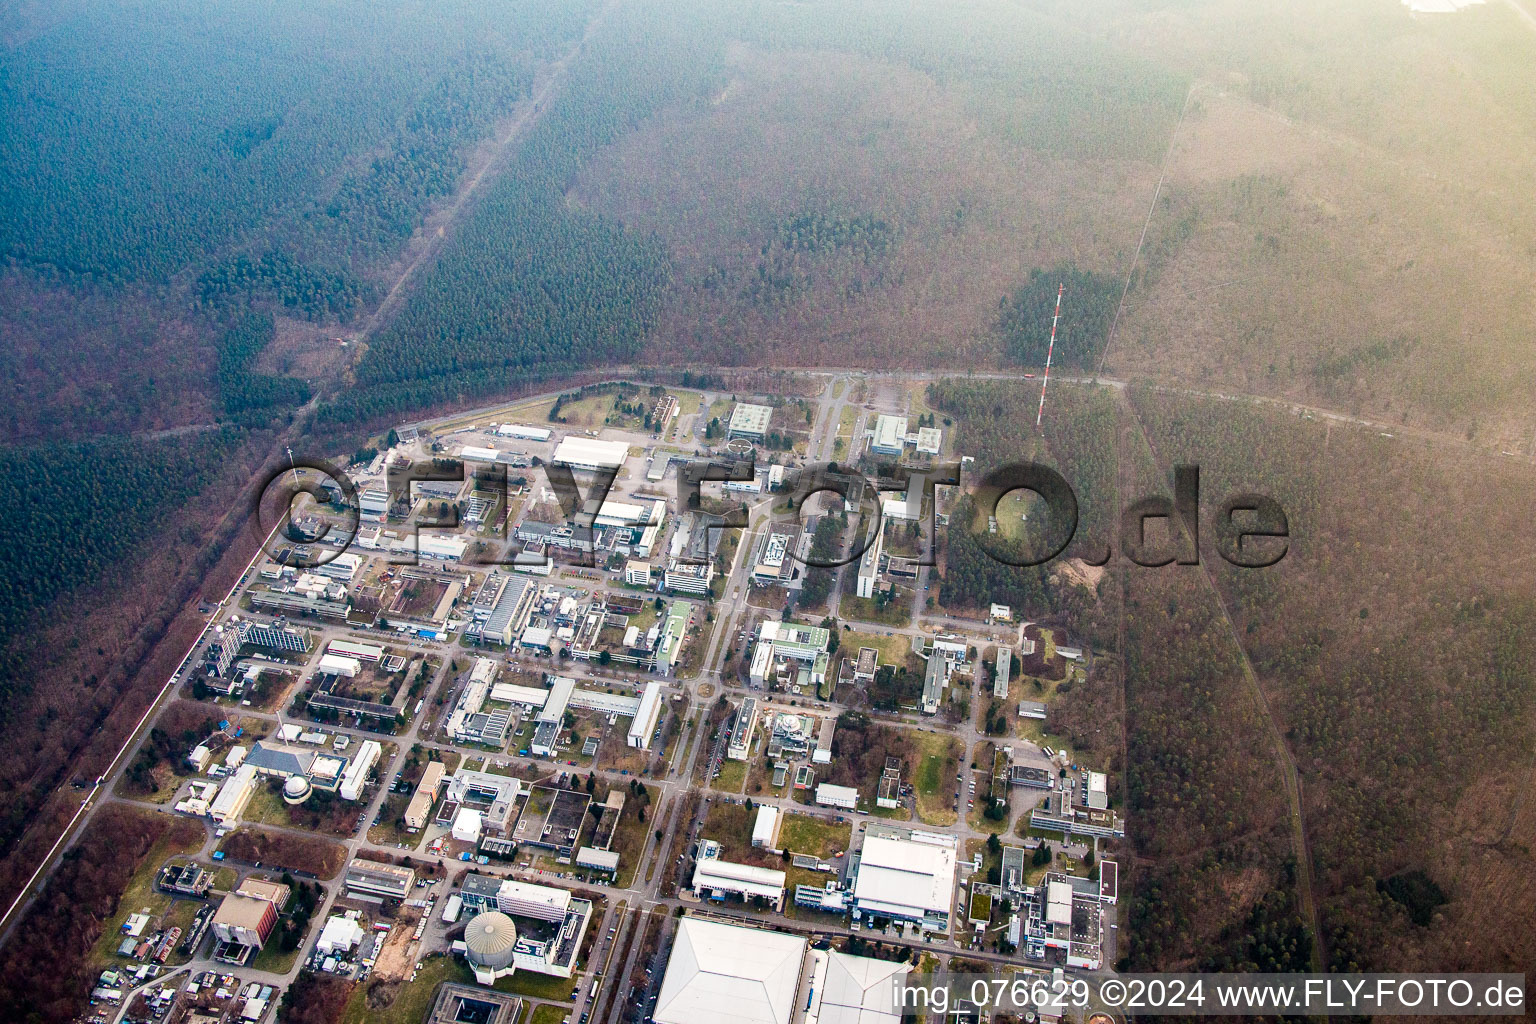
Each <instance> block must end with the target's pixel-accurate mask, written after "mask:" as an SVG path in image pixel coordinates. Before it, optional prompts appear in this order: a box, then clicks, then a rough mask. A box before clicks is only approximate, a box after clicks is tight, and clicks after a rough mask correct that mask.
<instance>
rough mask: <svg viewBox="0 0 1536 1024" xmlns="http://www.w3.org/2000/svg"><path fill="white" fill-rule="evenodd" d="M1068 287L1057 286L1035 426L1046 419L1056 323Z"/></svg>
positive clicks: (1054, 349) (1054, 348)
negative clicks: (1047, 391)
mask: <svg viewBox="0 0 1536 1024" xmlns="http://www.w3.org/2000/svg"><path fill="white" fill-rule="evenodd" d="M1065 290H1066V285H1064V284H1058V285H1057V286H1056V315H1055V316H1053V317H1051V343H1050V344H1049V345H1048V346H1046V349H1045V377H1044V379H1043V380H1041V381H1040V410H1039V411H1038V412H1036V413H1035V426H1037V427H1038V426H1039V425H1040V421H1041V420H1042V419H1043V418H1044V417H1045V386H1046V385H1047V384H1049V383H1050V382H1051V355H1052V353H1054V352H1055V351H1056V322H1057V321H1058V320H1060V319H1061V293H1062V292H1063V291H1065Z"/></svg>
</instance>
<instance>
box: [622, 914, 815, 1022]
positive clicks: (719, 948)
mask: <svg viewBox="0 0 1536 1024" xmlns="http://www.w3.org/2000/svg"><path fill="white" fill-rule="evenodd" d="M805 959H806V940H805V939H804V938H803V937H801V936H799V935H790V934H786V933H784V932H774V931H767V930H766V929H761V928H747V927H742V926H739V925H731V924H720V923H716V922H714V921H705V920H701V919H699V918H693V917H685V918H683V919H682V920H680V921H679V922H678V924H677V937H676V939H675V940H674V941H673V943H672V952H671V955H670V956H669V957H668V959H667V970H666V973H665V974H664V975H663V976H662V982H661V991H660V993H659V994H658V995H657V998H656V1007H655V1010H654V1012H653V1013H652V1019H653V1020H654V1021H655V1022H656V1024H794V1021H795V1015H796V1009H797V1006H798V993H799V991H800V988H801V979H802V976H803V974H804V970H805ZM840 1024H842V1022H840Z"/></svg>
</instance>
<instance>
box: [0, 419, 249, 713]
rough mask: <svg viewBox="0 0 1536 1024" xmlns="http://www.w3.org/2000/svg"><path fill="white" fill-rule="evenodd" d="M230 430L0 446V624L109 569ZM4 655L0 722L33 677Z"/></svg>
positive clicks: (25, 617)
mask: <svg viewBox="0 0 1536 1024" xmlns="http://www.w3.org/2000/svg"><path fill="white" fill-rule="evenodd" d="M237 439H238V435H236V434H235V433H234V432H229V431H212V432H206V433H201V434H192V435H188V436H186V437H182V438H175V439H171V440H166V441H157V442H141V441H129V440H110V439H103V440H99V441H88V442H80V443H76V444H68V445H44V446H37V447H20V448H17V447H12V448H0V510H3V512H4V515H5V523H6V528H5V543H3V544H0V633H3V634H4V635H5V636H8V637H15V636H17V635H19V634H20V633H22V632H23V631H24V630H25V628H26V627H27V624H28V623H29V622H30V621H32V619H33V618H34V617H35V616H37V615H38V614H39V613H40V611H41V610H42V609H44V608H47V607H49V606H50V605H51V604H52V603H53V602H54V601H56V600H57V599H58V598H60V597H61V596H63V595H65V594H67V593H69V592H71V591H72V590H74V589H75V588H76V587H79V586H82V585H84V584H87V583H89V584H91V585H92V586H95V587H98V588H100V587H103V586H105V585H106V584H107V583H108V581H110V580H112V579H114V578H116V576H117V574H118V573H119V572H120V571H121V570H122V568H123V566H124V565H125V564H128V563H130V562H131V560H132V557H133V554H134V551H135V548H136V547H137V546H138V545H139V544H141V543H142V542H143V541H144V540H145V539H146V538H147V537H149V536H150V535H151V534H152V533H153V532H154V531H155V530H157V529H161V528H163V527H164V526H165V525H166V519H167V516H168V515H169V514H171V513H172V512H174V510H176V509H177V508H179V507H181V506H182V505H183V504H185V503H186V502H187V501H189V500H190V499H191V498H192V497H193V496H194V495H195V494H197V493H198V492H199V491H200V490H201V489H202V488H203V487H204V486H205V484H206V483H207V480H208V477H209V474H210V472H213V471H214V470H215V468H216V466H217V464H218V462H219V460H220V459H221V458H222V457H224V456H225V455H227V454H228V453H229V452H230V451H231V450H232V449H233V447H234V445H235V443H236V441H237ZM7 650H8V652H9V650H10V649H9V648H8V649H7ZM5 657H6V662H5V664H4V665H3V666H0V722H3V721H4V719H5V717H6V716H8V715H9V714H11V713H12V712H13V711H14V710H15V709H16V708H17V707H18V706H20V701H19V699H18V698H19V696H20V694H21V693H22V692H24V691H25V690H26V688H27V687H28V686H30V679H29V677H28V676H27V675H26V674H24V673H22V672H21V671H20V665H19V664H18V663H17V662H16V661H15V656H14V654H12V653H7V655H6V656H5Z"/></svg>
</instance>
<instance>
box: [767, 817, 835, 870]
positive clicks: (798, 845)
mask: <svg viewBox="0 0 1536 1024" xmlns="http://www.w3.org/2000/svg"><path fill="white" fill-rule="evenodd" d="M852 836H853V824H852V823H851V822H844V823H843V824H841V825H839V824H838V823H837V822H835V821H829V820H828V819H826V818H818V817H813V816H811V815H809V814H785V815H784V820H783V821H782V822H781V823H780V825H779V846H780V847H781V848H783V849H785V850H788V851H790V852H791V853H808V854H812V855H814V856H817V857H820V858H821V859H823V860H825V859H827V858H828V857H831V856H832V855H833V854H834V853H839V852H846V851H847V849H848V844H849V840H850V839H851V838H852Z"/></svg>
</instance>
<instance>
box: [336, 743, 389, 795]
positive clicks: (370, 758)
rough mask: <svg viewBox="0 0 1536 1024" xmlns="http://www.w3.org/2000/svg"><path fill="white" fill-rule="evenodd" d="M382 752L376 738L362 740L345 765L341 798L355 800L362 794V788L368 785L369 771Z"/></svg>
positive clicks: (376, 762)
mask: <svg viewBox="0 0 1536 1024" xmlns="http://www.w3.org/2000/svg"><path fill="white" fill-rule="evenodd" d="M383 752H384V751H383V748H382V747H380V746H379V741H378V740H364V741H363V745H362V746H360V747H358V748H357V754H356V756H354V757H353V758H352V763H351V764H349V765H347V773H346V774H345V775H343V776H342V778H341V798H342V799H343V800H356V799H357V798H358V797H360V796H362V795H363V790H364V789H365V788H367V786H368V776H369V773H371V772H372V771H373V766H374V765H376V764H378V762H379V755H380V754H382V753H383Z"/></svg>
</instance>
